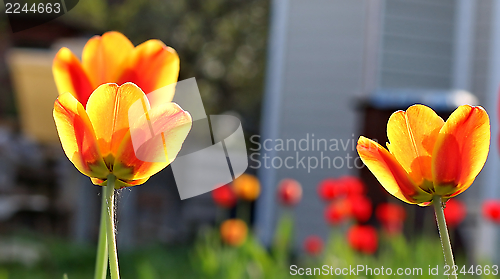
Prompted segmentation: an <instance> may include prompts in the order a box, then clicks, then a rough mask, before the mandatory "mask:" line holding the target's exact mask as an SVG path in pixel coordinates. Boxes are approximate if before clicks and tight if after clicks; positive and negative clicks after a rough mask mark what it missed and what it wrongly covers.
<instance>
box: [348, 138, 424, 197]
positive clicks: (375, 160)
mask: <svg viewBox="0 0 500 279" xmlns="http://www.w3.org/2000/svg"><path fill="white" fill-rule="evenodd" d="M357 150H358V154H359V156H360V158H361V160H362V161H363V163H364V164H365V165H366V166H367V167H368V169H369V170H370V171H371V172H372V173H373V175H375V177H376V178H377V180H378V181H379V182H380V184H382V186H383V187H384V188H385V189H386V190H387V192H389V193H390V194H391V195H393V196H395V197H396V198H398V199H400V200H402V201H404V202H407V203H413V204H415V203H422V202H427V201H430V200H432V195H430V194H429V193H427V192H425V191H423V190H422V189H420V188H419V187H418V186H416V185H415V184H414V183H413V181H412V180H411V178H410V177H409V175H408V174H407V173H406V171H405V170H404V168H403V167H402V166H401V165H400V164H399V163H398V162H397V161H396V159H395V158H394V156H393V155H392V154H391V153H389V151H387V150H386V149H385V148H383V147H382V146H381V145H380V144H378V143H376V142H374V141H372V140H370V139H367V138H365V137H363V136H362V137H360V138H359V140H358V146H357Z"/></svg>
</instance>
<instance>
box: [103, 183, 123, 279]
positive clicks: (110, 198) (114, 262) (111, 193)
mask: <svg viewBox="0 0 500 279" xmlns="http://www.w3.org/2000/svg"><path fill="white" fill-rule="evenodd" d="M115 179H116V177H115V176H114V175H113V174H110V175H108V183H107V184H108V185H107V186H106V189H107V190H106V205H107V207H108V210H107V211H108V216H107V217H108V218H106V219H107V222H106V223H107V225H106V228H107V230H106V234H107V239H108V251H109V271H110V273H111V279H120V272H119V268H118V255H117V253H116V238H115V222H114V219H115V208H114V200H115Z"/></svg>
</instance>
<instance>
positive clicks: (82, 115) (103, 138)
mask: <svg viewBox="0 0 500 279" xmlns="http://www.w3.org/2000/svg"><path fill="white" fill-rule="evenodd" d="M137 101H142V102H143V104H145V106H146V107H149V106H150V104H149V101H148V99H147V97H146V95H145V94H144V92H143V91H142V90H141V89H140V88H139V87H138V86H137V85H135V84H133V83H125V84H123V85H122V86H118V85H117V84H114V83H110V84H103V85H101V86H99V87H98V88H97V89H96V90H95V91H94V92H93V93H92V95H91V96H90V98H89V99H88V103H87V107H86V108H84V106H83V104H82V103H81V102H79V101H78V100H77V99H76V98H75V97H74V96H73V95H72V94H71V93H69V92H67V93H64V94H61V95H60V96H59V97H58V98H57V100H56V102H55V104H54V113H53V114H54V120H55V122H56V127H57V131H58V133H59V138H60V140H61V143H62V147H63V149H64V152H65V153H66V156H68V158H69V159H70V161H71V162H72V163H73V164H74V165H75V167H76V168H77V169H78V170H79V171H80V172H82V173H83V174H85V175H87V176H89V177H90V178H91V180H92V182H93V183H94V184H96V185H101V186H105V185H106V179H107V176H108V174H114V175H115V176H116V184H115V188H117V189H118V188H122V187H126V186H135V185H140V184H142V183H144V182H145V181H146V180H148V178H149V177H150V176H152V175H153V174H155V173H157V172H159V171H160V170H162V169H163V168H165V167H166V166H168V165H169V164H170V163H171V162H172V161H173V160H174V159H175V157H176V156H177V153H178V152H179V150H180V148H181V146H182V143H183V142H184V139H185V138H186V136H187V134H188V133H189V131H190V129H191V116H190V115H189V113H188V112H186V111H184V110H182V108H181V107H179V106H178V105H177V104H175V103H172V102H169V103H165V104H162V105H157V106H156V107H154V108H151V109H149V110H148V111H147V113H145V114H143V115H142V117H139V119H137V120H135V121H134V123H129V110H130V107H131V105H132V104H134V103H135V102H137ZM150 128H151V129H152V130H153V131H161V133H158V134H157V135H155V136H152V137H151V138H150V139H147V138H148V137H149V134H147V133H148V132H149V131H150ZM132 135H141V136H143V137H145V138H146V139H147V140H145V141H144V144H143V145H142V146H141V148H143V150H145V152H147V153H148V156H149V157H150V158H152V159H153V160H150V161H148V162H145V161H142V160H140V159H138V158H137V156H136V150H137V148H136V149H134V146H133V142H132V140H133V139H132ZM158 142H160V143H161V142H162V143H163V144H162V145H161V144H160V145H159V144H157V143H158ZM167 151H168V152H167Z"/></svg>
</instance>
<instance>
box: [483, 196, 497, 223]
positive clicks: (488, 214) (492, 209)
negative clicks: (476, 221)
mask: <svg viewBox="0 0 500 279" xmlns="http://www.w3.org/2000/svg"><path fill="white" fill-rule="evenodd" d="M483 215H484V217H485V218H486V219H488V220H490V221H492V222H495V223H499V224H500V200H487V201H485V202H484V203H483Z"/></svg>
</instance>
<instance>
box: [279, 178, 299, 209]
mask: <svg viewBox="0 0 500 279" xmlns="http://www.w3.org/2000/svg"><path fill="white" fill-rule="evenodd" d="M301 198H302V186H300V183H299V182H297V180H295V179H283V180H281V181H280V183H279V185H278V199H279V201H280V202H281V204H283V205H286V206H293V205H296V204H297V203H299V202H300V199H301Z"/></svg>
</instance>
